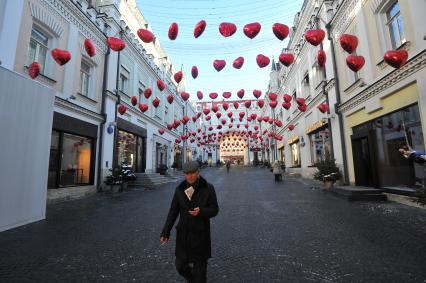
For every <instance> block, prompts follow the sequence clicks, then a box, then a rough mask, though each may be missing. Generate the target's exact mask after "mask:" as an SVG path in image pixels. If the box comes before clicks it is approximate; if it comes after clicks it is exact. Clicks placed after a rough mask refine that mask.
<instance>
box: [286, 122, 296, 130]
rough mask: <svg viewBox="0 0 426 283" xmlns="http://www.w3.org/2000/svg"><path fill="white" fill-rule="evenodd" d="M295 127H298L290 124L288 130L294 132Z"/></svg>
mask: <svg viewBox="0 0 426 283" xmlns="http://www.w3.org/2000/svg"><path fill="white" fill-rule="evenodd" d="M295 127H296V126H295V125H293V124H289V125H288V126H287V128H288V129H289V130H290V131H293V130H294V128H295Z"/></svg>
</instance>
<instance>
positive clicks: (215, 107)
mask: <svg viewBox="0 0 426 283" xmlns="http://www.w3.org/2000/svg"><path fill="white" fill-rule="evenodd" d="M212 111H213V112H214V113H216V112H217V111H219V107H217V105H213V106H212Z"/></svg>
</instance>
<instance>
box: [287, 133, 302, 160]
mask: <svg viewBox="0 0 426 283" xmlns="http://www.w3.org/2000/svg"><path fill="white" fill-rule="evenodd" d="M288 145H289V146H290V152H291V167H293V168H298V167H300V166H301V162H300V142H299V136H294V137H292V138H290V139H289V140H288Z"/></svg>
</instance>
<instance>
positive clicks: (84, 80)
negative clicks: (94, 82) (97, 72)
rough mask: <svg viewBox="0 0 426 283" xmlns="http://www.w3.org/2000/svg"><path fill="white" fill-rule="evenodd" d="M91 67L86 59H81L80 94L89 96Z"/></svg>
mask: <svg viewBox="0 0 426 283" xmlns="http://www.w3.org/2000/svg"><path fill="white" fill-rule="evenodd" d="M90 77H91V67H90V65H89V63H88V62H87V61H85V60H84V59H82V60H81V65H80V94H82V95H84V96H87V97H89V90H90Z"/></svg>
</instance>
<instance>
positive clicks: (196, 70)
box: [191, 66, 198, 79]
mask: <svg viewBox="0 0 426 283" xmlns="http://www.w3.org/2000/svg"><path fill="white" fill-rule="evenodd" d="M191 75H192V77H193V78H194V79H196V78H197V77H198V68H197V66H192V69H191Z"/></svg>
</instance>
